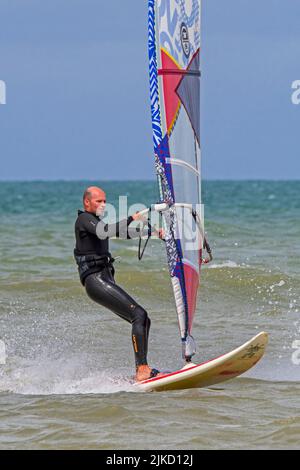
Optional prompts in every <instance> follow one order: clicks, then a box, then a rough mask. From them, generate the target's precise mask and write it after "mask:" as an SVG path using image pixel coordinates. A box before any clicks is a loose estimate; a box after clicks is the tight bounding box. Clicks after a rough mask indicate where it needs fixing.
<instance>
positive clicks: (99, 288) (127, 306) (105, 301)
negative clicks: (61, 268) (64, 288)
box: [85, 267, 151, 366]
mask: <svg viewBox="0 0 300 470" xmlns="http://www.w3.org/2000/svg"><path fill="white" fill-rule="evenodd" d="M85 288H86V292H87V294H88V296H89V297H90V298H91V299H92V300H94V301H95V302H97V303H98V304H100V305H103V306H104V307H106V308H108V309H110V310H111V311H113V312H114V313H116V314H117V315H118V316H119V317H121V318H123V319H124V320H126V321H128V322H129V323H131V325H132V343H133V349H134V353H135V362H136V365H137V366H139V365H143V364H147V349H148V336H149V329H150V324H151V322H150V318H149V317H148V314H147V312H146V310H145V309H143V307H141V306H140V305H139V304H138V303H137V302H136V301H135V300H134V299H133V298H132V297H130V296H129V295H128V294H127V292H125V291H124V290H123V289H122V288H121V287H119V286H118V285H117V284H116V283H115V280H114V277H113V274H112V271H111V270H110V268H109V267H107V268H105V269H104V270H103V271H101V272H99V273H95V274H90V275H89V276H88V277H87V278H86V279H85Z"/></svg>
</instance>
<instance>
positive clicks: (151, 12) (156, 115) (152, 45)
mask: <svg viewBox="0 0 300 470" xmlns="http://www.w3.org/2000/svg"><path fill="white" fill-rule="evenodd" d="M148 54H149V76H150V99H151V117H152V129H153V142H154V147H155V148H156V147H157V146H158V145H159V144H160V142H161V141H162V138H163V135H162V130H161V117H160V107H159V95H158V76H157V57H156V42H155V0H149V2H148Z"/></svg>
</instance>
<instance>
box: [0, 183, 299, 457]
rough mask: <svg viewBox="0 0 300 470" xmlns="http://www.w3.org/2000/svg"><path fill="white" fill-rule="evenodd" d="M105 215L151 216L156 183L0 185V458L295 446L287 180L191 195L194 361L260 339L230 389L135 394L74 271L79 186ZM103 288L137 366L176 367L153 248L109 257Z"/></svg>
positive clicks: (129, 245) (168, 301)
mask: <svg viewBox="0 0 300 470" xmlns="http://www.w3.org/2000/svg"><path fill="white" fill-rule="evenodd" d="M90 185H97V186H100V187H102V188H103V189H104V190H105V192H106V194H107V201H108V202H109V203H111V204H113V205H115V206H116V207H117V206H118V204H119V196H123V197H124V198H125V197H126V198H127V201H128V207H129V208H130V207H132V205H134V204H137V203H139V204H145V205H146V206H148V205H150V204H152V203H154V202H157V201H158V191H157V184H156V182H155V181H93V182H91V181H51V182H47V181H34V182H20V181H18V182H0V249H1V264H0V449H11V450H14V449H36V450H37V449H39V450H42V449H98V450H114V449H119V450H151V449H156V450H166V449H169V450H191V451H192V450H204V449H210V450H213V449H215V450H216V449H299V447H300V181H204V183H203V187H202V195H203V203H204V206H205V232H206V236H207V239H208V241H209V243H210V245H211V247H212V249H213V261H212V262H211V263H210V264H208V265H205V266H203V268H202V273H201V285H200V288H199V293H198V303H197V310H196V315H195V319H194V324H193V331H192V333H193V336H194V338H195V340H196V343H197V353H196V355H195V357H194V358H193V360H194V362H203V361H207V360H210V359H212V358H214V357H216V356H219V355H221V354H223V353H226V352H229V351H230V350H232V349H233V348H236V347H238V346H240V345H241V344H242V343H244V342H246V341H247V340H248V339H250V338H251V337H252V336H254V335H256V334H257V333H258V332H260V331H266V332H268V333H269V344H268V347H267V350H266V353H265V356H264V357H263V358H262V360H261V361H260V362H259V363H258V364H257V365H256V366H255V367H254V368H253V369H252V370H250V371H249V372H248V373H246V374H245V375H243V376H242V377H239V378H236V379H233V380H231V381H228V382H224V383H221V384H218V385H215V386H213V387H209V388H203V389H191V390H180V391H170V392H159V393H157V392H152V393H145V392H141V391H139V390H137V389H136V388H135V387H134V385H133V383H132V380H133V376H134V372H135V371H134V356H133V350H132V344H131V338H130V325H129V324H127V323H126V322H124V321H123V320H121V319H120V318H118V317H117V316H116V315H114V314H113V313H111V312H110V311H109V310H106V309H105V308H103V307H101V306H99V305H97V304H95V303H93V302H92V301H91V300H90V299H89V298H88V297H87V295H86V293H85V290H84V288H83V287H82V286H81V284H80V282H79V278H78V273H77V269H76V266H75V263H74V259H73V249H74V222H75V220H76V216H77V209H80V208H82V193H83V191H84V189H85V188H86V187H87V186H90ZM110 248H111V252H112V254H113V255H114V256H115V257H119V258H118V259H117V261H116V263H115V269H116V281H117V282H118V283H119V284H120V285H121V286H122V287H123V288H124V289H125V290H126V291H128V293H130V295H131V296H132V297H134V298H135V299H136V300H137V301H138V302H139V303H140V304H141V305H142V306H143V307H144V308H145V309H146V310H147V312H148V314H149V316H150V318H151V320H152V327H151V332H150V341H149V364H150V365H151V366H153V367H155V368H158V369H161V370H166V369H168V370H176V369H178V368H180V367H182V365H183V364H182V358H181V344H180V337H179V330H178V322H177V315H176V312H175V306H174V297H173V292H172V288H171V282H170V277H169V274H168V266H167V260H166V253H165V246H164V243H163V242H162V241H161V240H158V239H151V240H150V241H149V243H148V246H147V248H146V251H145V254H144V256H143V259H142V260H141V261H139V260H138V257H137V251H138V242H137V240H117V239H113V240H111V242H110Z"/></svg>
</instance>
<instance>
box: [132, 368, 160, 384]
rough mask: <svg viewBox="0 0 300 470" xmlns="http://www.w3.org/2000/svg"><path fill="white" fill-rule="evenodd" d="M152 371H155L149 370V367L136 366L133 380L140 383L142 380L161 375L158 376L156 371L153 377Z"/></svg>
mask: <svg viewBox="0 0 300 470" xmlns="http://www.w3.org/2000/svg"><path fill="white" fill-rule="evenodd" d="M152 371H156V369H151V367H149V366H148V365H142V366H137V368H136V376H135V380H136V381H137V382H142V381H143V380H147V379H150V378H151V377H157V376H159V375H163V374H160V373H159V372H158V371H156V372H157V374H155V375H154V374H153V372H152Z"/></svg>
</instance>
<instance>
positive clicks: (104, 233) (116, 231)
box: [95, 216, 133, 240]
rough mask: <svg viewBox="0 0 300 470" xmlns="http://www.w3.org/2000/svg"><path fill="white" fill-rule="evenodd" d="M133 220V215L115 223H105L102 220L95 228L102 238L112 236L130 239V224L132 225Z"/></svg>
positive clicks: (98, 235)
mask: <svg viewBox="0 0 300 470" xmlns="http://www.w3.org/2000/svg"><path fill="white" fill-rule="evenodd" d="M132 221H133V218H132V217H131V216H130V217H128V218H127V219H123V220H120V221H119V222H117V223H115V224H105V223H104V222H102V220H100V222H98V224H97V228H96V230H95V232H96V235H97V237H98V238H100V240H104V239H106V238H111V237H117V238H123V239H130V238H131V237H130V236H129V234H128V225H130V224H131V222H132Z"/></svg>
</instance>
